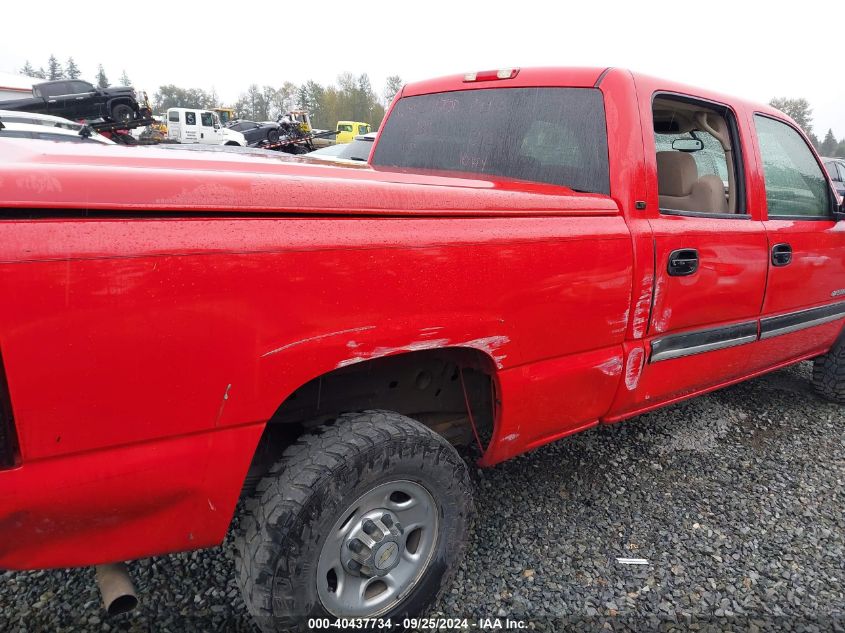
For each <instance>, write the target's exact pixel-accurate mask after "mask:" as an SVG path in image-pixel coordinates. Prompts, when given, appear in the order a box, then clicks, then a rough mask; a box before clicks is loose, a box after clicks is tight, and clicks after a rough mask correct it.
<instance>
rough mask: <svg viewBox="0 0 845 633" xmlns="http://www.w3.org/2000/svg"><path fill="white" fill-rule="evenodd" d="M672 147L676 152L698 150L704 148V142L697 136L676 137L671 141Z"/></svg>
mask: <svg viewBox="0 0 845 633" xmlns="http://www.w3.org/2000/svg"><path fill="white" fill-rule="evenodd" d="M672 149H674V150H676V151H678V152H700V151H701V150H703V149H704V142H703V141H702V140H701V139H697V138H676V139H675V140H674V141H672Z"/></svg>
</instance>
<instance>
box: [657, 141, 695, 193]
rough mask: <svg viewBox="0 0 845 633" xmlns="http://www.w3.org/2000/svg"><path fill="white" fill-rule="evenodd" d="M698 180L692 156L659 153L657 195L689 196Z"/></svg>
mask: <svg viewBox="0 0 845 633" xmlns="http://www.w3.org/2000/svg"><path fill="white" fill-rule="evenodd" d="M696 180H698V168H697V167H696V166H695V159H694V158H693V157H692V155H691V154H687V153H685V152H675V151H671V152H657V193H658V194H659V195H661V196H688V195H689V194H690V191H692V184H693V183H694V182H695V181H696Z"/></svg>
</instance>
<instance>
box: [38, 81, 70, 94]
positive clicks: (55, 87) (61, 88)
mask: <svg viewBox="0 0 845 633" xmlns="http://www.w3.org/2000/svg"><path fill="white" fill-rule="evenodd" d="M67 87H68V86H67V82H66V81H57V82H56V83H52V84H46V85H43V86H41V94H42V95H43V96H45V97H55V96H56V95H63V94H68V92H70V91H69V90H67Z"/></svg>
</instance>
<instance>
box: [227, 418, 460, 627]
mask: <svg viewBox="0 0 845 633" xmlns="http://www.w3.org/2000/svg"><path fill="white" fill-rule="evenodd" d="M399 480H403V481H413V482H415V483H416V484H419V485H421V486H423V487H424V488H425V489H426V490H427V491H428V493H430V494H431V497H432V498H433V499H434V500H435V502H436V506H437V509H438V512H437V516H438V528H437V530H436V532H437V539H436V541H435V543H434V545H432V553H431V556H430V558H429V559H428V560H429V562H428V563H427V566H426V567H424V568H423V569H424V571H421V572H420V574H421V575H420V576H419V577H418V580H417V581H416V582H415V584H413V585H412V586H411V588H410V590H409V591H408V592H407V593H406V594H405V596H404V597H401V596H400V600H399V602H398V603H397V604H395V605H393V606H392V607H391V608H390V610H388V611H386V612H383V613H380V614H379V615H378V616H377V617H380V618H391V619H392V621H393V622H394V625H395V624H396V623H397V622H398V623H400V624H401V621H402V619H403V618H404V617H408V616H414V615H420V614H425V613H426V610H427V609H428V608H429V607H430V606H431V604H432V603H433V602H434V601H435V600H436V599H437V597H438V596H439V595H440V594H441V593H442V591H443V590H444V589H445V588H446V587H447V586H448V583H449V580H450V579H451V576H452V574H453V573H454V571H455V568H456V566H457V564H458V562H459V561H460V559H461V558H462V555H463V552H464V550H465V548H466V542H467V538H468V531H469V525H470V522H471V518H472V514H473V504H472V489H471V486H470V480H469V475H468V472H467V467H466V464H465V463H464V461H463V460H462V459H461V457H460V456H459V455H458V453H457V451H456V450H455V449H454V447H453V446H452V445H450V444H449V443H448V442H447V441H446V440H445V439H443V438H442V437H441V436H439V435H437V434H435V433H434V432H432V431H431V430H430V429H428V428H426V427H425V426H423V425H422V424H420V423H418V422H416V421H414V420H412V419H410V418H407V417H405V416H402V415H399V414H398V413H393V412H390V411H365V412H362V413H355V414H346V415H343V416H341V417H340V418H339V419H338V420H337V421H336V422H335V423H334V424H333V425H331V426H325V427H321V428H320V429H318V431H317V432H316V433H314V434H312V435H306V436H304V437H302V438H300V439H299V440H298V441H297V442H296V443H295V444H294V445H292V446H290V447H289V448H288V449H287V450H285V451H284V453H283V455H282V458H281V459H280V460H279V461H278V462H277V463H276V464H275V465H274V466H273V467H272V468H271V469H270V471H269V473H268V475H267V476H266V477H264V478H263V479H262V480H261V482H260V483H259V484H258V487H257V489H256V493H255V495H254V496H253V498H251V499H249V500H248V501H247V503H246V508H245V513H244V516H243V517H242V520H241V521H240V526H239V530H238V534H237V535H236V540H235V567H236V571H237V577H238V584H239V585H240V588H241V592H242V594H243V598H244V602H245V603H246V605H247V609H248V610H249V612H250V613H251V614H252V616H253V617H254V618H255V621H256V623H257V624H258V625H259V626H260V627H261V629H262V630H263V631H265V632H270V631H273V632H275V631H306V630H309V629H308V626H307V623H308V619H309V618H330V619H332V620H334V619H335V618H336V617H338V614H337V613H331V612H330V611H328V610H327V609H326V607H325V605H324V604H323V602H322V601H321V599H320V597H319V595H318V588H317V573H316V569H317V566H318V558H319V556H320V553H321V550H322V547H323V544H324V543H325V542H326V538H327V535H328V533H329V532H330V531H331V529H332V526H333V525H335V522H336V521H338V519H340V518H342V517H341V515H342V514H345V513H346V512H348V508H349V507H350V504H354V503H355V502H356V500H357V499H359V498H360V497H361V495H362V494H365V493H366V492H368V491H371V490H372V489H373V488H376V487H378V486H380V485H383V484H385V483H387V482H393V481H399Z"/></svg>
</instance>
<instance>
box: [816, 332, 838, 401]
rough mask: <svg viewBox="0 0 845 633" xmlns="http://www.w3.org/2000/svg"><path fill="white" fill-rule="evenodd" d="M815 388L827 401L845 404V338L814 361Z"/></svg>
mask: <svg viewBox="0 0 845 633" xmlns="http://www.w3.org/2000/svg"><path fill="white" fill-rule="evenodd" d="M813 388H814V389H815V390H816V393H817V394H819V395H820V396H821V397H822V398H824V399H825V400H830V401H831V402H835V403H837V404H845V337H842V336H840V337H839V340H838V341H837V342H836V344H835V345H834V346H833V348H832V349H831V350H830V351H829V352H828V353H827V354H825V355H824V356H819V357H817V358H816V359H815V360H814V361H813Z"/></svg>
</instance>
